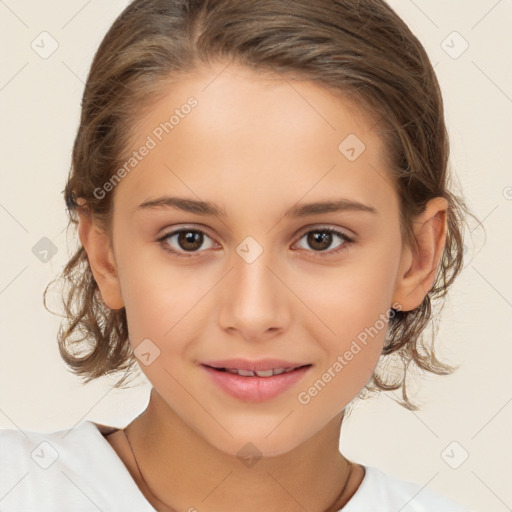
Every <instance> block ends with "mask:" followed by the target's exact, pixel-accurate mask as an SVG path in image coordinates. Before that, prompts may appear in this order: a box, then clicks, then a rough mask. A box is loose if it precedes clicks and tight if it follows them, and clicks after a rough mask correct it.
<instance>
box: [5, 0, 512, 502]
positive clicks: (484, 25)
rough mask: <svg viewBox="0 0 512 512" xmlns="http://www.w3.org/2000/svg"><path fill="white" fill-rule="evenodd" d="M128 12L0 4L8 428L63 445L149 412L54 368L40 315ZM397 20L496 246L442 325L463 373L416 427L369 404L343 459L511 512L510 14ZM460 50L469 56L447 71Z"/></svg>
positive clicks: (454, 13)
mask: <svg viewBox="0 0 512 512" xmlns="http://www.w3.org/2000/svg"><path fill="white" fill-rule="evenodd" d="M126 4H127V2H126V1H121V0H109V1H108V2H106V1H100V0H89V1H86V0H81V1H78V0H73V1H71V0H65V1H64V0H51V1H46V2H40V1H36V0H17V1H15V0H5V1H0V40H1V46H0V48H2V50H1V52H2V67H1V69H0V106H1V112H2V117H1V119H2V123H1V128H0V130H1V131H0V135H1V140H2V153H1V164H0V169H1V170H0V172H1V181H0V235H1V240H2V242H1V247H2V250H1V252H0V268H1V272H0V328H1V334H0V347H1V357H0V427H3V428H20V429H24V430H54V429H60V428H67V427H70V426H73V425H75V424H76V423H78V422H79V421H81V420H82V419H83V418H87V419H91V420H93V421H99V422H101V423H106V424H112V425H116V426H124V425H125V424H126V423H128V422H129V421H130V420H131V419H132V418H133V417H134V416H135V415H137V414H138V413H139V412H140V411H141V410H142V409H143V408H144V407H145V405H146V402H147V399H148V392H149V387H148V385H147V382H146V380H145V378H144V377H142V376H141V377H140V378H139V379H138V381H136V383H137V382H138V383H139V385H138V387H133V388H132V389H129V390H114V389H113V388H112V387H111V385H112V381H110V382H109V381H107V380H103V381H97V382H93V383H91V384H88V385H87V386H83V385H82V384H81V382H80V381H79V380H78V379H77V378H76V377H74V376H72V375H71V374H70V373H69V372H68V371H67V370H66V368H65V366H64V363H63V362H62V360H61V359H60V356H59V353H58V350H57V345H56V333H57V330H58V327H59V319H58V318H57V317H54V316H52V315H51V314H50V313H48V312H47V311H46V310H45V309H44V307H43V304H42V292H43V290H44V288H45V286H46V284H47V283H48V282H49V281H50V280H51V279H52V278H53V277H54V276H55V275H56V274H57V273H59V271H60V270H61V268H62V266H63V265H64V264H65V263H66V261H67V259H68V257H69V256H70V254H71V252H72V250H73V248H74V247H75V244H76V239H75V238H74V237H71V236H70V237H69V239H68V240H66V233H65V226H66V216H65V204H64V200H63V196H62V193H61V191H62V189H63V187H64V183H65V179H66V176H67V172H68V169H69V164H70V154H71V146H72V142H73V138H74V135H75V132H76V129H77V123H78V119H79V106H80V99H81V94H82V90H83V85H84V81H85V78H86V76H87V72H88V69H89V65H90V62H91V59H92V56H93V54H94V52H95V50H96V48H97V46H98V44H99V43H100V41H101V39H102V37H103V36H104V34H105V33H106V31H107V30H108V28H109V26H110V24H111V23H112V22H113V20H114V19H115V17H116V16H117V15H118V14H119V13H120V12H121V10H122V9H123V8H124V7H125V5H126ZM390 4H391V5H392V7H394V8H395V9H396V10H397V12H398V14H399V15H400V16H402V17H403V19H404V20H405V21H406V22H407V23H408V24H409V26H410V27H411V29H412V30H413V32H414V33H415V34H416V35H417V36H418V37H419V39H420V40H421V41H422V43H423V44H424V45H425V47H426V49H427V51H428V53H429V55H430V57H431V60H432V63H433V64H434V65H435V69H436V72H437V73H438V77H439V80H440V82H441V87H442V89H443V93H444V98H445V105H446V116H447V122H448V129H449V132H450V136H451V143H452V157H451V161H452V165H453V166H454V168H455V169H456V172H457V175H458V180H459V182H460V185H461V186H462V188H463V190H464V194H465V196H466V198H467V201H468V203H469V205H470V207H471V208H472V209H473V211H474V212H475V214H476V215H477V216H478V217H479V218H480V219H481V220H483V222H484V225H485V229H486V232H487V239H486V240H484V239H483V237H482V234H481V230H479V229H476V230H474V231H473V232H472V233H471V236H469V234H467V236H468V237H467V241H466V245H467V248H468V254H473V257H472V259H471V260H470V261H468V263H467V265H466V267H465V269H464V271H463V272H462V274H461V276H460V277H459V280H458V282H457V283H456V285H455V287H454V288H453V290H452V294H451V298H450V299H449V301H448V302H447V304H446V307H445V311H444V315H443V317H442V321H441V328H440V335H439V338H438V344H439V347H440V355H441V356H442V357H444V359H446V360H448V361H450V362H452V363H457V364H460V365H461V368H460V369H459V371H458V372H456V373H455V374H454V375H452V376H449V377H430V378H428V379H425V380H423V381H422V382H421V383H418V386H417V388H418V393H417V394H416V395H415V397H414V398H416V399H418V400H422V401H423V402H424V406H423V409H422V410H421V411H420V412H415V413H413V412H409V411H407V410H405V409H403V408H401V407H399V406H397V405H396V404H395V403H394V402H393V401H392V400H391V399H390V398H389V396H385V395H382V396H381V397H380V398H379V399H375V400H373V401H367V402H364V403H362V404H361V405H360V406H359V407H358V408H356V410H355V411H354V413H353V415H352V416H351V417H350V418H348V420H347V422H346V425H344V428H343V431H342V443H341V445H342V449H343V451H344V453H345V454H346V455H347V456H348V457H350V458H353V459H354V460H357V461H358V462H361V463H365V464H370V465H375V466H378V467H380V468H382V469H383V470H385V471H387V472H389V473H391V474H393V475H395V476H397V477H399V478H404V479H410V480H414V481H416V482H419V483H421V484H422V485H425V486H428V488H430V489H434V490H437V491H439V492H441V493H443V494H445V495H447V496H451V497H452V498H454V499H456V500H457V501H459V502H461V503H463V504H466V505H469V506H472V508H473V509H475V510H481V511H485V512H502V511H503V512H504V511H507V510H511V509H512V488H511V486H510V482H511V481H512V480H511V479H512V438H511V435H510V431H511V426H512V385H511V381H512V377H511V375H512V372H511V371H510V363H511V361H512V358H511V356H512V341H511V337H510V332H511V329H512V271H511V261H512V244H511V237H510V226H509V222H510V219H511V214H512V173H511V171H510V159H511V156H512V155H511V145H512V144H511V142H512V133H511V132H512V130H511V123H510V121H511V113H512V83H511V82H512V80H511V76H512V69H511V67H510V62H511V57H512V55H511V51H512V45H511V37H510V32H511V30H510V26H511V21H512V4H511V2H510V1H509V0H501V1H496V0H479V1H476V0H472V1H468V0H451V1H441V0H435V1H433V0H415V1H412V0H410V1H407V0H393V1H392V2H390ZM43 31H47V32H48V33H49V34H51V37H52V38H54V39H55V40H56V41H57V42H58V48H57V50H56V51H55V52H54V53H53V54H52V55H51V56H50V57H49V58H47V59H43V58H41V57H40V56H39V55H38V54H37V53H36V52H35V51H34V50H33V49H32V47H31V44H32V41H34V40H35V39H36V38H38V36H39V35H40V34H41V32H43ZM454 31H457V32H458V33H459V34H460V36H461V37H462V38H463V39H461V37H459V36H457V35H453V34H452V33H453V32H454ZM44 37H48V36H44ZM447 37H448V39H447ZM445 40H446V43H443V41H445ZM464 40H465V41H467V43H468V44H469V47H468V48H467V50H466V51H465V52H464V53H462V54H461V55H460V56H458V58H453V56H455V53H454V52H458V51H459V50H461V49H462V48H463V46H461V45H462V44H464ZM48 41H49V40H48ZM446 44H448V45H449V46H451V47H452V48H451V49H450V48H446ZM46 47H47V48H48V46H46ZM443 47H445V48H446V49H447V50H448V51H449V52H451V53H452V56H450V55H449V54H448V53H447V52H446V51H445V49H443ZM44 237H46V238H48V239H49V240H51V241H52V242H53V244H55V246H56V248H57V253H56V254H55V255H54V256H53V257H52V258H51V259H50V260H49V261H48V262H46V263H44V262H42V261H40V259H38V258H37V257H36V256H35V255H34V253H33V252H32V249H33V247H34V246H36V244H38V243H41V242H40V240H41V239H42V238H44ZM36 247H37V246H36ZM453 442H455V443H456V444H453V445H451V443H453ZM447 447H448V448H447ZM445 450H446V451H445ZM466 453H467V454H468V455H469V457H468V458H467V460H466V461H465V462H464V463H463V464H462V465H460V467H459V468H458V469H453V468H452V467H450V466H449V465H448V463H447V462H446V461H447V460H448V461H449V462H450V463H451V464H452V465H457V464H458V463H460V460H461V458H462V457H463V456H464V455H465V454H466ZM442 454H444V456H443V455H442Z"/></svg>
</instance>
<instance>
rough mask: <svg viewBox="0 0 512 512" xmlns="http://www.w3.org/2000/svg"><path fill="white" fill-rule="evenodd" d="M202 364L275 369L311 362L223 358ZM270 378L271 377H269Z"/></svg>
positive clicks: (246, 368)
mask: <svg viewBox="0 0 512 512" xmlns="http://www.w3.org/2000/svg"><path fill="white" fill-rule="evenodd" d="M201 364H203V365H206V366H212V367H213V368H236V369H238V370H252V371H255V370H259V371H264V370H274V369H275V368H285V369H286V368H297V367H299V366H304V365H307V364H309V363H297V362H293V361H285V360H284V359H268V358H267V359H259V360H257V361H249V360H248V359H240V358H238V359H223V360H221V361H204V362H202V363H201ZM269 378H270V377H269Z"/></svg>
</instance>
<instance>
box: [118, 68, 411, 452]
mask: <svg viewBox="0 0 512 512" xmlns="http://www.w3.org/2000/svg"><path fill="white" fill-rule="evenodd" d="M222 69H223V66H222V67H219V68H212V69H210V70H202V71H200V72H195V73H194V74H192V75H190V76H188V77H187V78H186V79H182V80H180V81H179V82H178V83H176V84H174V85H172V86H169V90H168V94H167V95H166V96H165V98H164V99H163V100H161V101H159V102H158V103H157V104H156V105H154V106H153V107H152V109H151V110H150V111H148V112H147V115H145V117H144V118H142V119H140V120H139V122H138V123H137V125H136V132H135V135H136V136H135V139H134V144H133V149H134V151H138V152H139V157H140V158H138V157H137V158H138V159H137V163H136V166H134V167H133V169H132V170H131V171H130V172H129V173H127V175H126V176H125V177H124V178H123V179H122V180H121V182H120V183H119V184H118V185H117V186H116V187H115V189H114V190H113V192H111V193H114V217H113V244H114V253H113V257H114V260H115V266H116V269H117V276H118V279H119V287H120V293H121V296H122V301H123V303H124V306H125V308H126V314H127V318H128V328H129V333H130V342H131V344H132V347H133V349H134V350H135V353H136V354H137V355H138V357H139V358H140V359H141V364H140V366H141V369H142V371H143V372H144V373H145V374H146V376H147V377H148V379H149V380H150V381H151V383H152V385H153V387H154V388H155V389H156V390H157V391H158V393H159V395H160V396H161V397H162V398H163V400H164V401H165V403H166V404H167V405H168V406H169V407H170V408H171V409H172V410H173V411H174V412H175V413H176V414H177V415H178V416H179V417H180V418H181V419H182V420H183V422H185V423H186V424H187V425H189V426H190V427H191V428H193V429H194V430H195V431H196V432H197V433H198V434H199V435H200V436H202V437H203V438H204V439H205V440H206V441H207V442H209V443H210V444H211V445H213V446H215V447H217V448H218V449H220V450H223V451H224V452H226V453H230V454H236V453H237V452H238V450H239V449H240V447H241V446H243V445H244V444H245V443H247V442H252V443H253V444H255V445H256V446H257V447H258V449H259V450H260V451H261V452H262V453H263V454H264V455H277V454H280V453H285V452H287V451H289V450H290V449H292V448H294V447H296V446H298V445H299V444H301V443H302V442H304V441H305V440H307V439H308V438H310V437H311V436H312V435H313V434H315V433H317V432H319V431H320V430H321V429H323V428H324V427H325V426H326V425H327V424H328V423H329V422H330V421H331V420H333V418H334V417H335V416H337V415H339V414H340V413H341V412H342V411H343V409H344V408H345V407H346V406H347V405H348V404H349V402H350V401H351V400H352V399H353V398H354V397H355V396H356V395H357V394H358V392H359V391H360V390H361V389H362V388H363V387H364V385H365V384H366V383H367V382H368V380H369V378H370V377H371V375H372V373H373V371H374V369H375V367H376V364H377V361H378V358H379V355H380V353H381V351H382V347H383V343H384V340H385V335H386V328H387V320H388V319H389V314H390V308H391V307H392V305H393V301H394V299H395V291H396V288H395V284H396V280H397V275H398V272H399V268H400V264H401V256H402V240H401V237H400V226H399V203H398V197H397V195H396V192H395V191H394V189H393V188H392V187H391V185H390V184H391V179H390V177H389V174H388V170H387V169H385V167H384V165H383V162H384V161H385V158H384V147H383V145H382V142H381V140H380V139H379V137H378V136H377V134H376V133H375V132H374V131H372V123H371V122H368V121H365V119H364V118H363V116H361V115H360V114H359V113H358V111H357V110H356V109H355V108H353V106H351V104H349V103H348V102H347V101H345V100H342V99H340V98H337V97H335V96H333V95H332V94H331V93H330V92H329V91H327V90H326V89H323V88H321V87H319V86H318V85H316V84H314V83H312V82H306V81H300V82H299V81H291V80H284V79H283V78H282V77H280V76H278V75H276V76H272V77H270V76H265V77H261V75H258V74H256V73H255V72H253V71H250V70H247V69H244V68H239V67H235V66H234V65H231V66H229V67H227V68H226V69H225V70H224V71H223V72H222V73H220V74H219V72H220V71H221V70H222ZM190 97H194V98H195V100H196V102H197V103H196V104H195V106H192V107H191V108H187V107H183V106H184V105H186V104H187V100H188V99H189V98H190ZM189 104H191V103H189ZM176 109H178V110H179V112H178V113H177V114H176V117H175V119H174V120H173V123H174V126H173V127H172V129H169V126H167V130H168V131H169V133H166V131H165V130H164V129H163V128H162V125H161V123H165V122H166V121H169V117H170V115H172V114H173V113H174V112H175V111H176ZM178 118H179V121H177V122H176V120H177V119H178ZM163 126H165V124H164V125H163ZM158 127H160V129H158ZM148 137H149V138H150V139H151V141H152V142H151V141H150V139H149V138H148ZM145 144H146V147H149V149H148V151H145V150H141V151H139V148H141V147H142V146H143V145H145ZM362 144H364V151H361V150H362V149H363V146H362ZM142 153H144V154H145V156H142ZM132 163H133V162H132ZM164 196H169V197H173V198H179V199H182V200H191V201H204V202H208V203H210V205H214V206H215V207H216V208H217V210H218V212H217V215H215V214H212V213H211V212H209V211H207V210H206V209H205V208H202V209H201V208H198V207H195V209H194V208H192V207H189V208H188V210H186V209H181V208H179V207H177V206H161V207H158V208H156V207H153V208H152V207H139V205H141V204H142V203H144V202H147V201H152V200H155V199H158V198H162V197H164ZM342 201H346V203H345V204H349V202H353V203H355V202H357V203H360V204H362V205H365V207H360V208H339V209H331V211H329V210H328V209H325V208H324V209H322V208H319V207H317V208H316V209H315V208H309V209H308V208H306V209H304V210H303V211H302V214H298V213H300V210H299V209H300V207H302V206H304V205H307V204H310V203H324V202H333V203H340V204H341V202H342ZM175 204H177V203H175ZM181 205H182V206H183V205H185V202H184V201H183V202H182V203H181ZM287 211H289V213H288V214H286V212H287ZM179 230H184V231H182V232H181V233H180V232H179ZM394 307H395V308H397V305H396V304H395V305H394ZM397 309H400V306H398V308H397ZM142 354H144V355H142ZM237 358H240V359H246V360H249V361H259V360H261V359H265V358H273V359H282V360H285V361H288V362H293V363H295V364H300V365H309V366H308V367H307V369H306V370H302V371H301V372H296V373H295V372H291V373H290V375H292V374H293V375H294V377H293V379H291V380H292V381H293V382H291V385H289V386H288V387H287V388H286V389H281V391H280V392H279V393H277V394H275V395H274V396H270V395H264V394H263V395H259V396H260V399H258V398H257V397H256V398H255V396H256V395H252V398H250V397H249V398H248V397H247V396H245V398H240V397H235V396H233V395H231V394H230V393H228V392H227V391H225V389H224V388H223V387H222V386H220V385H219V384H217V380H216V379H214V377H215V376H214V375H213V373H211V372H214V373H216V374H217V376H218V374H219V373H220V372H218V371H216V370H211V371H207V370H206V369H205V367H204V366H203V364H204V363H206V362H212V361H219V360H225V359H237ZM222 373H226V372H222ZM225 378H226V376H225V375H223V376H222V377H220V380H222V381H223V382H224V380H225ZM238 378H239V379H242V378H246V379H247V378H248V377H238ZM223 379H224V380H223ZM262 379H263V378H261V377H260V378H259V380H260V381H261V380H262ZM261 386H262V387H264V386H266V384H265V383H262V384H261ZM269 387H272V386H269ZM254 393H256V394H257V391H255V392H254ZM261 397H263V398H261ZM265 397H266V398H265Z"/></svg>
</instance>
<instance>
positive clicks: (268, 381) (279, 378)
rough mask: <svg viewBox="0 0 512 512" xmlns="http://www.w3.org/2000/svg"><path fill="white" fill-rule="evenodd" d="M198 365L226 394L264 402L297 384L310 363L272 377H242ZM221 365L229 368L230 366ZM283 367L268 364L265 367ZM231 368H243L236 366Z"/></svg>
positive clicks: (243, 399) (249, 400) (244, 399)
mask: <svg viewBox="0 0 512 512" xmlns="http://www.w3.org/2000/svg"><path fill="white" fill-rule="evenodd" d="M230 364H231V363H230ZM265 364H267V365H268V364H270V363H268V362H267V363H265ZM272 364H275V363H272ZM294 365H295V364H292V365H291V366H292V367H293V366H294ZM299 366H300V365H299ZM200 367H201V368H202V369H203V370H204V371H205V372H206V373H207V374H208V376H209V377H210V378H211V380H212V382H213V383H215V384H216V385H217V386H218V387H219V388H220V389H221V390H223V391H224V392H225V393H227V394H228V395H230V396H232V397H234V398H236V399H238V400H242V401H246V402H264V401H266V400H271V399H272V398H274V397H276V396H278V395H280V394H281V393H284V392H285V391H286V390H287V389H290V388H291V387H293V386H294V385H295V384H297V383H298V382H299V381H300V380H302V379H303V378H304V376H305V375H306V373H308V371H309V370H310V368H311V367H312V365H309V366H302V367H300V368H296V369H295V370H293V371H291V372H288V373H281V374H280V375H273V376H272V377H258V376H254V377H243V376H241V375H237V374H234V373H229V372H225V371H224V372H223V371H220V370H215V369H214V368H212V367H210V366H206V365H205V364H201V365H200ZM223 367H225V368H230V366H223ZM284 367H285V366H270V367H267V368H266V369H271V368H284ZM233 368H239V369H245V368H240V367H237V366H234V367H233ZM249 369H250V368H249Z"/></svg>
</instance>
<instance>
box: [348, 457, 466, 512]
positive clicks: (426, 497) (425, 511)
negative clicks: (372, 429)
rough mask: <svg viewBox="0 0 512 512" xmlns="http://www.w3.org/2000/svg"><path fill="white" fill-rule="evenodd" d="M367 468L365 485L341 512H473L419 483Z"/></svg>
mask: <svg viewBox="0 0 512 512" xmlns="http://www.w3.org/2000/svg"><path fill="white" fill-rule="evenodd" d="M364 468H365V476H364V478H363V481H362V482H361V485H360V486H359V488H358V489H357V491H356V492H355V494H354V495H353V496H352V498H351V499H350V500H349V502H348V503H347V504H346V505H345V506H344V507H343V508H342V509H341V510H340V512H367V511H369V510H379V511H380V512H388V511H389V512H391V511H396V510H400V511H401V512H441V511H442V512H471V511H470V510H469V509H468V508H467V507H464V506H462V505H460V504H458V503H456V502H455V501H452V500H451V499H449V498H447V497H445V496H442V495H441V494H439V493H437V492H434V491H432V490H430V489H427V488H426V487H425V486H423V485H420V484H418V483H416V482H411V481H408V480H401V479H399V478H396V477H394V476H391V475H389V474H387V473H385V472H384V471H382V470H381V469H379V468H377V467H375V466H364ZM384 507H385V508H384Z"/></svg>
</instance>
